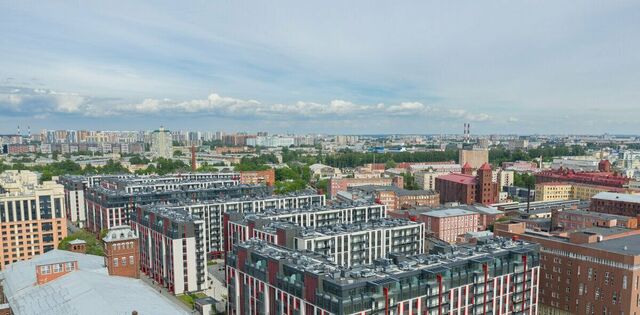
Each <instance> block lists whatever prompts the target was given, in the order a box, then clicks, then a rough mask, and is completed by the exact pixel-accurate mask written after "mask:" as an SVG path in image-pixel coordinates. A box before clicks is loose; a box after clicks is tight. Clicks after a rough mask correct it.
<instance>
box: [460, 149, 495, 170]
mask: <svg viewBox="0 0 640 315" xmlns="http://www.w3.org/2000/svg"><path fill="white" fill-rule="evenodd" d="M458 163H460V165H465V164H467V163H469V165H470V166H471V168H473V169H477V168H480V167H481V166H482V165H484V164H485V163H489V150H484V149H472V150H460V151H459V153H458Z"/></svg>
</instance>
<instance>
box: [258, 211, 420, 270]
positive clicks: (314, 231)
mask: <svg viewBox="0 0 640 315" xmlns="http://www.w3.org/2000/svg"><path fill="white" fill-rule="evenodd" d="M253 237H254V238H257V239H263V240H265V241H267V242H270V243H272V244H276V245H280V246H283V247H287V248H290V249H293V250H298V251H311V252H316V253H318V254H321V255H325V256H327V257H330V258H331V260H332V261H333V262H334V263H335V264H337V265H340V266H346V267H351V266H357V265H368V264H372V263H373V262H374V260H376V259H378V258H383V257H388V254H390V253H396V254H404V255H418V254H423V253H424V223H422V222H412V221H407V220H402V219H390V218H384V219H376V220H370V221H367V222H360V223H351V224H335V225H329V226H324V227H319V228H310V227H301V226H299V225H297V224H295V223H292V222H286V221H285V222H283V221H272V222H270V223H268V224H266V225H264V226H261V227H256V228H254V229H253Z"/></svg>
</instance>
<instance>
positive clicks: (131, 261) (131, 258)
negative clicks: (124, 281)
mask: <svg viewBox="0 0 640 315" xmlns="http://www.w3.org/2000/svg"><path fill="white" fill-rule="evenodd" d="M129 264H130V265H133V256H129Z"/></svg>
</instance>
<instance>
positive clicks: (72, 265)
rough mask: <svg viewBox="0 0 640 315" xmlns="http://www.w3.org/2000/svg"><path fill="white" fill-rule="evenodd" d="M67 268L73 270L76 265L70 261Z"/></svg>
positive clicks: (66, 265)
mask: <svg viewBox="0 0 640 315" xmlns="http://www.w3.org/2000/svg"><path fill="white" fill-rule="evenodd" d="M65 268H66V269H67V271H73V270H74V269H75V266H74V264H73V263H72V262H68V263H65Z"/></svg>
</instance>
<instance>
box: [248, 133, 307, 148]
mask: <svg viewBox="0 0 640 315" xmlns="http://www.w3.org/2000/svg"><path fill="white" fill-rule="evenodd" d="M246 144H247V145H248V146H252V147H256V146H260V147H272V148H275V147H289V146H292V145H294V144H295V139H294V137H286V136H256V137H247V138H246Z"/></svg>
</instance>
